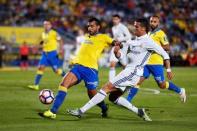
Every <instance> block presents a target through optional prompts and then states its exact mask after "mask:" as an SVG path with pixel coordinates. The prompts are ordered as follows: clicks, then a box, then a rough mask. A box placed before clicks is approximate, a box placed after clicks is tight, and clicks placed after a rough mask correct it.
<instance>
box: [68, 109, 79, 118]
mask: <svg viewBox="0 0 197 131" xmlns="http://www.w3.org/2000/svg"><path fill="white" fill-rule="evenodd" d="M67 113H68V114H70V115H72V116H76V117H78V118H81V117H82V114H83V113H82V112H81V110H80V109H75V110H71V109H68V110H67Z"/></svg>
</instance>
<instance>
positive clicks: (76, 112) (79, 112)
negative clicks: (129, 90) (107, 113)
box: [68, 82, 117, 117]
mask: <svg viewBox="0 0 197 131" xmlns="http://www.w3.org/2000/svg"><path fill="white" fill-rule="evenodd" d="M116 90H117V89H116V88H115V87H114V86H113V85H112V84H111V83H110V82H109V83H107V84H105V85H104V87H103V88H102V89H101V90H100V91H99V92H98V93H97V94H96V95H95V96H94V97H93V98H92V99H91V100H89V101H88V102H87V103H86V104H85V105H84V106H83V107H81V108H80V109H76V110H68V113H69V114H71V115H73V116H77V117H81V116H82V114H84V113H85V112H86V111H88V110H89V109H91V108H92V107H94V106H96V105H98V104H99V103H101V102H102V101H104V99H105V97H106V96H107V94H108V93H110V92H112V91H116Z"/></svg>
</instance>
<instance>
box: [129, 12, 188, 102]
mask: <svg viewBox="0 0 197 131" xmlns="http://www.w3.org/2000/svg"><path fill="white" fill-rule="evenodd" d="M159 24H160V20H159V16H157V15H154V16H152V17H151V18H150V27H151V31H150V32H149V33H148V34H149V36H150V37H151V38H152V39H153V40H154V41H155V42H156V43H157V44H158V45H160V46H162V47H163V49H164V50H166V51H169V50H170V46H169V42H168V39H167V36H166V34H165V33H164V32H163V31H162V30H161V29H160V28H159ZM166 71H167V77H168V79H169V80H171V79H172V77H173V74H172V72H171V69H166ZM150 74H152V75H153V76H154V79H155V81H156V82H157V84H158V86H159V87H160V88H161V89H168V90H171V91H174V92H176V93H178V94H179V95H180V98H181V101H182V102H186V93H185V89H184V88H180V87H178V86H177V85H175V84H173V83H172V82H170V81H165V78H164V67H163V58H162V57H161V56H160V55H158V54H156V53H154V52H153V53H152V55H151V57H150V59H149V62H148V64H147V65H146V66H145V67H144V74H143V77H141V79H140V82H139V83H138V85H137V86H136V87H133V88H131V89H130V91H129V94H128V96H127V100H128V101H131V100H132V99H133V97H134V96H135V95H136V94H137V92H138V87H139V85H140V84H141V83H142V82H143V81H144V80H145V79H147V78H148V77H149V76H150Z"/></svg>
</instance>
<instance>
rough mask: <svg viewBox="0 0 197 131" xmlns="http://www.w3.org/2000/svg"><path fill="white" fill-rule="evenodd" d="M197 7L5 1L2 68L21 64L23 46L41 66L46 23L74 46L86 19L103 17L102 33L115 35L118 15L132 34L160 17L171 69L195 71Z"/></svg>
mask: <svg viewBox="0 0 197 131" xmlns="http://www.w3.org/2000/svg"><path fill="white" fill-rule="evenodd" d="M196 7H197V1H196V0H168V1H165V0H92V1H91V0H0V66H1V67H2V66H3V67H6V66H18V65H19V46H20V45H21V44H22V43H23V42H24V41H25V42H27V44H28V46H29V48H30V60H29V62H30V65H31V66H35V65H36V64H37V62H38V59H39V54H40V53H41V51H40V49H39V48H37V46H36V44H37V43H38V42H37V40H38V37H39V35H40V34H41V32H42V24H43V21H44V20H45V19H46V18H50V20H51V21H52V24H53V27H54V29H56V30H57V31H58V32H59V34H60V35H61V36H62V37H63V39H64V43H67V44H73V45H74V46H75V45H76V40H75V39H76V38H75V37H76V36H77V32H78V30H79V29H84V27H85V23H86V21H87V19H86V18H88V17H89V16H96V17H97V18H100V19H101V20H102V26H103V29H104V30H103V31H104V32H106V33H110V28H111V25H112V24H111V16H112V15H113V14H115V13H118V14H119V15H120V16H121V17H122V19H123V22H124V23H125V24H127V25H128V27H130V29H131V30H132V25H131V23H132V21H133V20H134V19H135V18H137V17H139V16H140V17H146V18H149V17H150V16H151V15H152V14H158V15H159V16H160V17H161V23H162V28H163V29H164V31H165V32H166V33H167V35H168V38H169V41H170V45H171V51H170V55H171V61H172V65H174V66H196V65H197V22H196V20H197V8H196Z"/></svg>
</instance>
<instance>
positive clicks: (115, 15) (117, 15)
mask: <svg viewBox="0 0 197 131" xmlns="http://www.w3.org/2000/svg"><path fill="white" fill-rule="evenodd" d="M112 17H117V18H119V19H121V17H120V15H119V14H114V15H113V16H112Z"/></svg>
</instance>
